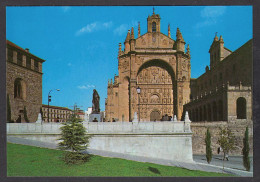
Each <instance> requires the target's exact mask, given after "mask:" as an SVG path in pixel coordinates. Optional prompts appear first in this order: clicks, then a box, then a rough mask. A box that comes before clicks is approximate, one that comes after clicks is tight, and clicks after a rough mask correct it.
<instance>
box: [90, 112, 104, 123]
mask: <svg viewBox="0 0 260 182" xmlns="http://www.w3.org/2000/svg"><path fill="white" fill-rule="evenodd" d="M95 118H96V120H97V121H98V122H101V114H90V115H89V122H93V120H94V119H95Z"/></svg>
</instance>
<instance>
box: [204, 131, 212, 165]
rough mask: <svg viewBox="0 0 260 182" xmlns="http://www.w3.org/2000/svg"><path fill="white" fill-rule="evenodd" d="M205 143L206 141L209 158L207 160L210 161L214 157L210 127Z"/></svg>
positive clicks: (207, 156)
mask: <svg viewBox="0 0 260 182" xmlns="http://www.w3.org/2000/svg"><path fill="white" fill-rule="evenodd" d="M205 143H206V158H207V162H208V163H210V162H211V159H212V149H211V135H210V132H209V128H208V129H207V132H206V138H205Z"/></svg>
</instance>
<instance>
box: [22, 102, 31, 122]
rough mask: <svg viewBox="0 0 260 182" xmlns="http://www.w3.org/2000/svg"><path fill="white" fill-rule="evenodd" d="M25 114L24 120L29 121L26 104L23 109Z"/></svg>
mask: <svg viewBox="0 0 260 182" xmlns="http://www.w3.org/2000/svg"><path fill="white" fill-rule="evenodd" d="M23 114H24V120H25V122H26V123H29V122H30V121H29V119H28V116H27V110H26V106H24V110H23Z"/></svg>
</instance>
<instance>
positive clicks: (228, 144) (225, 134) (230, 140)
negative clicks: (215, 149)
mask: <svg viewBox="0 0 260 182" xmlns="http://www.w3.org/2000/svg"><path fill="white" fill-rule="evenodd" d="M218 144H219V145H220V147H221V148H222V150H223V169H224V161H225V157H226V156H227V154H228V153H229V152H230V151H232V150H233V149H234V147H235V137H234V135H233V133H232V132H231V130H230V129H228V128H220V132H219V138H218Z"/></svg>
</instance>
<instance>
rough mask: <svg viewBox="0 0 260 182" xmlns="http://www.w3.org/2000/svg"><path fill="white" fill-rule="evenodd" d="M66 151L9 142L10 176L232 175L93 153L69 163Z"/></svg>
mask: <svg viewBox="0 0 260 182" xmlns="http://www.w3.org/2000/svg"><path fill="white" fill-rule="evenodd" d="M61 155H62V151H59V150H51V149H46V148H38V147H32V146H26V145H18V144H11V143H8V144H7V176H118V177H119V176H230V175H227V174H220V173H209V172H203V171H191V170H188V169H183V168H178V167H171V166H163V165H158V164H152V163H142V162H135V161H130V160H125V159H118V158H109V157H100V156H95V155H92V156H91V158H90V160H89V161H88V162H87V163H85V164H82V165H73V166H69V165H66V164H65V163H64V162H63V161H61V160H60V156H61Z"/></svg>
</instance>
